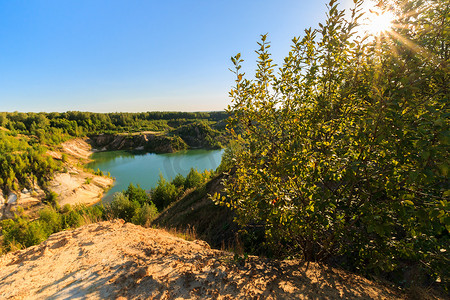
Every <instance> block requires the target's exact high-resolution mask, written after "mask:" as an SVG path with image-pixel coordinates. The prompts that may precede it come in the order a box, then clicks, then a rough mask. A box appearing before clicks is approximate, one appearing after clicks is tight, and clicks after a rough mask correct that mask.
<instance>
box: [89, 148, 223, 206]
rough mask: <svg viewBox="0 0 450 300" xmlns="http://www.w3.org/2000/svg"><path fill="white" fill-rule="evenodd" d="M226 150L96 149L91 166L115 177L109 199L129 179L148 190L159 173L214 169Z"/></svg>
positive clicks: (170, 175) (172, 176) (107, 197)
mask: <svg viewBox="0 0 450 300" xmlns="http://www.w3.org/2000/svg"><path fill="white" fill-rule="evenodd" d="M222 153H223V150H187V151H180V152H177V153H166V154H154V153H132V152H128V151H107V152H97V153H94V154H93V155H92V156H91V158H92V159H93V160H94V161H93V162H91V163H89V164H88V167H89V168H92V169H94V170H97V169H100V170H101V171H103V173H105V174H106V173H107V172H109V173H110V174H111V176H112V177H114V178H115V179H116V181H115V183H114V186H113V187H112V189H110V190H109V191H108V193H107V194H106V195H105V197H104V198H103V202H109V201H111V199H112V195H113V194H114V193H115V192H120V191H122V190H125V189H127V187H128V185H129V184H130V183H133V184H134V185H136V184H139V185H140V186H141V187H142V188H143V189H146V190H149V189H151V188H153V187H155V186H156V183H157V182H158V179H159V174H163V176H164V178H166V179H171V178H174V177H175V176H176V175H177V174H178V173H180V174H182V175H183V176H186V175H187V174H188V173H189V171H190V169H191V168H194V169H197V170H198V171H203V170H206V169H208V170H211V169H213V170H215V169H216V168H217V167H218V166H219V164H220V161H221V157H222Z"/></svg>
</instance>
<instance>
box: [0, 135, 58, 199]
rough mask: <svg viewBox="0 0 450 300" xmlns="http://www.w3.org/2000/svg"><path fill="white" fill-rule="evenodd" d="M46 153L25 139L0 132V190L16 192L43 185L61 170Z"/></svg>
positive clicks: (42, 148)
mask: <svg viewBox="0 0 450 300" xmlns="http://www.w3.org/2000/svg"><path fill="white" fill-rule="evenodd" d="M46 151H47V149H46V148H45V147H43V146H41V145H39V144H33V142H32V140H30V139H28V138H26V137H15V136H13V135H12V134H11V133H8V132H6V133H5V132H0V189H2V190H6V191H13V190H16V191H17V190H19V189H21V188H24V187H26V188H32V187H33V186H34V185H35V183H37V184H40V185H44V183H45V182H46V181H47V180H48V179H50V178H51V177H52V175H53V173H54V172H55V171H57V170H60V168H61V164H60V163H59V162H56V161H55V160H53V159H52V158H51V157H50V156H48V155H46Z"/></svg>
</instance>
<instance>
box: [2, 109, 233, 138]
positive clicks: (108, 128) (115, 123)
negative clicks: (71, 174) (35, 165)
mask: <svg viewBox="0 0 450 300" xmlns="http://www.w3.org/2000/svg"><path fill="white" fill-rule="evenodd" d="M226 118H227V113H225V112H193V113H190V112H143V113H92V112H80V111H69V112H64V113H56V112H55V113H22V112H13V113H7V112H2V113H0V126H1V127H3V128H6V129H8V130H10V131H11V132H13V133H20V134H32V135H35V136H37V137H38V138H39V139H40V141H41V142H45V143H49V144H58V143H59V142H61V137H62V139H64V137H65V138H68V137H78V136H86V135H90V134H101V133H121V132H139V131H168V130H172V129H175V128H176V127H179V126H182V125H186V124H190V123H192V122H194V121H202V122H205V123H207V124H208V125H209V126H212V127H214V126H215V125H218V126H219V127H221V128H223V124H224V123H223V120H225V119H226ZM55 136H58V137H60V138H59V139H58V138H56V139H55V138H54V137H55Z"/></svg>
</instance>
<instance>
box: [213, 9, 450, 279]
mask: <svg viewBox="0 0 450 300" xmlns="http://www.w3.org/2000/svg"><path fill="white" fill-rule="evenodd" d="M397 2H399V1H397ZM402 2H403V4H402V5H397V6H396V7H395V8H393V12H394V13H395V14H396V15H397V17H398V20H397V21H396V22H398V23H399V24H400V25H401V26H397V27H396V29H395V30H396V33H395V34H391V35H390V36H389V38H386V37H378V38H374V39H371V38H368V39H364V38H359V37H357V29H358V28H359V24H358V21H359V19H360V17H359V13H358V11H359V8H360V6H361V5H362V1H355V8H354V9H352V10H351V15H352V19H351V20H350V21H347V20H345V18H344V13H343V12H342V11H340V10H339V8H338V5H337V3H336V1H334V0H332V1H330V3H329V12H328V18H327V20H326V22H325V23H324V24H319V27H320V28H319V29H318V30H312V29H307V30H305V34H304V36H303V37H301V38H294V39H293V44H292V48H291V51H290V52H289V54H288V56H287V57H286V58H285V60H284V63H283V65H282V66H281V68H279V70H278V73H276V71H275V65H274V64H273V62H272V60H271V58H270V53H269V52H268V49H269V47H270V45H269V43H268V41H267V37H266V35H263V36H262V39H261V42H259V43H258V45H259V46H260V48H259V50H258V51H257V53H258V55H259V58H258V66H257V71H256V74H255V79H254V80H248V79H245V78H244V74H243V73H242V72H241V71H240V69H241V63H242V61H243V60H242V59H241V58H240V55H239V54H238V55H237V56H235V57H233V58H232V62H233V64H234V66H235V71H234V72H235V74H236V81H235V82H236V86H235V87H234V88H233V89H232V91H231V92H230V95H231V97H232V98H233V104H232V105H231V106H230V108H229V112H230V114H231V115H232V116H233V117H232V118H231V121H230V123H229V130H230V133H231V134H232V135H233V137H234V140H235V143H236V144H237V145H238V147H239V151H236V152H233V153H232V159H231V160H232V161H233V164H234V165H235V169H236V172H235V174H234V176H233V177H230V178H229V179H228V180H226V182H225V187H226V192H227V194H228V197H226V198H225V197H222V196H219V195H216V197H215V199H216V200H217V201H218V202H220V203H222V204H225V205H227V206H230V207H231V208H233V209H234V210H235V211H236V213H237V216H238V217H237V220H238V221H239V223H240V224H242V225H258V226H263V227H264V228H265V234H266V240H267V243H268V245H269V246H271V248H272V249H273V251H274V253H278V255H280V256H284V255H297V256H301V257H303V258H304V259H306V260H316V261H323V260H328V259H333V260H335V261H341V262H345V265H346V266H347V267H351V268H355V269H359V270H361V271H363V272H373V271H375V272H393V271H395V270H398V269H399V268H401V267H402V265H403V264H404V263H405V262H413V263H416V264H419V262H420V264H421V265H422V267H424V268H427V270H426V271H427V272H428V274H429V275H430V276H432V277H434V278H437V277H440V279H441V280H447V279H448V275H449V273H448V272H449V269H450V268H448V266H449V259H448V255H447V253H449V250H450V249H448V245H449V242H450V241H449V230H450V210H449V181H448V161H449V156H448V153H449V151H448V150H449V148H448V145H449V132H450V130H449V114H448V111H449V108H448V104H449V101H448V100H449V99H448V95H449V94H450V93H449V90H448V82H450V80H449V79H450V78H449V74H450V73H449V70H448V60H449V56H448V49H447V48H448V47H447V46H448V32H449V29H450V28H449V19H448V10H449V4H448V2H446V1H443V0H439V1H406V2H405V1H402ZM380 5H381V4H380ZM228 161H230V159H228Z"/></svg>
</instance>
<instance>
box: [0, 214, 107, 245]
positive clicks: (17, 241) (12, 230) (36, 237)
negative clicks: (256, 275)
mask: <svg viewBox="0 0 450 300" xmlns="http://www.w3.org/2000/svg"><path fill="white" fill-rule="evenodd" d="M19 213H20V214H19V215H16V216H15V218H14V219H8V220H3V221H1V222H0V227H1V232H2V234H3V241H2V245H1V246H2V248H3V250H4V251H5V252H7V251H11V250H16V249H22V248H26V247H30V246H33V245H36V244H39V243H41V242H42V241H44V240H46V239H47V238H48V237H49V236H50V235H51V234H52V233H55V232H59V231H61V230H65V229H69V228H76V227H79V226H81V225H83V224H85V223H86V222H93V221H95V222H97V221H100V220H103V219H105V218H104V208H103V206H91V207H86V206H75V207H71V206H70V205H65V206H64V207H63V208H62V209H58V208H55V207H53V206H47V207H46V208H44V209H42V210H41V211H40V212H39V218H38V219H36V220H30V219H28V218H27V217H25V216H23V215H22V214H21V213H23V211H22V212H20V211H19ZM0 252H1V251H0Z"/></svg>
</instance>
